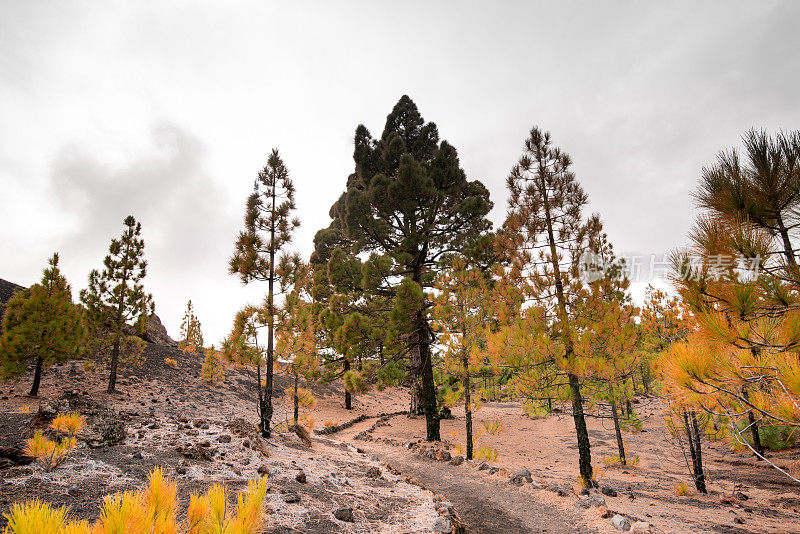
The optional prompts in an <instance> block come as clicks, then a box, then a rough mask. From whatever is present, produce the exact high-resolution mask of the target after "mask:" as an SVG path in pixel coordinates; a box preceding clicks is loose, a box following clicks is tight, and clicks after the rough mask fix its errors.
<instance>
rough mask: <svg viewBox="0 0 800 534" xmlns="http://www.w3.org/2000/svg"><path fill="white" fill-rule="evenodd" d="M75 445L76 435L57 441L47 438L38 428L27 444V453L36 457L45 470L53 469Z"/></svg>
mask: <svg viewBox="0 0 800 534" xmlns="http://www.w3.org/2000/svg"><path fill="white" fill-rule="evenodd" d="M75 445H76V440H75V438H74V437H66V438H63V439H62V440H61V441H59V442H55V441H50V440H49V439H47V438H46V437H45V435H44V434H43V433H42V431H41V430H37V431H36V433H34V435H33V437H32V438H31V439H29V440H28V442H27V443H26V444H25V454H26V455H28V456H30V457H31V458H33V459H35V460H36V462H37V463H38V464H39V465H40V466H42V468H43V469H44V470H45V471H52V470H53V469H55V468H56V467H57V466H58V465H59V464H60V463H61V462H63V461H64V460H65V459H66V457H67V455H68V454H69V453H70V452H71V451H72V449H74V448H75Z"/></svg>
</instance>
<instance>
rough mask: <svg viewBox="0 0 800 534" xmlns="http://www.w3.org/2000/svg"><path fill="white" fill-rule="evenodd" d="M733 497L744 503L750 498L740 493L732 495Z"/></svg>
mask: <svg viewBox="0 0 800 534" xmlns="http://www.w3.org/2000/svg"><path fill="white" fill-rule="evenodd" d="M733 496H734V497H736V498H737V499H739V500H740V501H746V500H748V499H749V498H750V497H748V496H747V495H746V494H745V493H742V492H741V491H737V492H736V493H734V494H733Z"/></svg>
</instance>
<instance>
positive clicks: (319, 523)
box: [0, 346, 451, 533]
mask: <svg viewBox="0 0 800 534" xmlns="http://www.w3.org/2000/svg"><path fill="white" fill-rule="evenodd" d="M165 355H166V356H169V357H172V358H174V359H176V360H178V367H177V369H173V368H172V367H169V366H167V365H165V364H164V362H163V359H164V357H165ZM198 373H199V361H198V360H197V357H195V356H192V355H184V354H182V353H180V351H175V350H171V349H168V348H159V347H155V346H150V347H148V352H147V362H146V363H145V365H144V366H143V367H141V368H139V369H134V370H131V371H130V372H126V373H124V374H123V376H122V378H121V380H120V382H119V390H120V392H119V393H117V394H114V395H108V394H106V393H105V392H104V384H105V376H104V374H103V373H94V374H86V373H84V372H83V370H82V366H81V365H79V363H78V362H73V363H69V364H66V365H62V366H56V367H53V368H51V369H48V370H47V371H46V374H45V376H44V379H43V384H42V388H41V391H40V396H39V398H38V399H33V398H30V397H27V396H26V395H24V394H23V393H22V392H27V390H28V388H29V383H30V377H25V378H23V379H22V380H19V381H10V382H4V383H2V386H0V447H9V446H13V445H14V444H17V443H19V442H20V441H23V440H24V438H25V437H28V436H29V435H30V434H32V430H33V429H32V428H31V422H32V420H33V419H34V417H35V415H36V412H37V410H38V407H39V404H40V403H48V402H50V401H51V400H52V399H58V398H59V397H62V395H63V394H64V393H67V394H68V395H69V396H71V398H73V399H78V400H79V401H83V400H86V399H89V400H90V401H91V402H93V403H101V404H102V403H108V404H109V405H110V406H111V407H113V409H114V411H115V412H116V413H117V414H118V415H119V418H120V420H122V421H124V424H125V428H126V431H127V437H126V438H125V439H124V441H123V442H122V443H119V444H116V445H113V446H104V447H100V448H89V447H87V446H81V447H80V448H78V449H77V450H76V451H74V452H73V453H72V454H71V455H70V456H69V458H68V459H67V460H66V461H65V462H64V463H63V464H62V465H60V466H59V467H58V468H56V469H55V470H54V471H52V472H44V471H43V470H42V469H41V468H40V467H38V466H37V465H36V464H30V465H20V466H12V467H7V468H4V469H0V513H7V512H8V510H9V508H10V506H11V504H12V503H13V502H18V501H24V500H29V499H32V498H36V497H38V498H42V499H45V500H48V501H50V502H53V503H54V504H56V505H66V506H68V507H69V509H70V514H71V516H73V517H75V518H82V519H89V520H93V519H96V518H97V516H98V514H99V503H100V502H101V501H102V497H103V496H104V495H107V494H109V493H112V492H115V491H122V490H128V489H134V488H138V487H141V486H142V485H143V484H144V482H145V480H146V476H147V473H148V472H149V471H150V470H151V469H152V468H153V467H154V466H156V465H158V466H162V467H163V468H164V469H165V472H166V473H167V474H168V475H169V476H171V477H173V478H175V479H176V480H177V482H178V487H179V499H180V501H181V502H182V504H183V506H184V507H185V505H186V504H187V503H188V498H189V494H190V492H195V491H204V490H205V489H206V488H207V487H208V486H209V485H210V484H212V483H222V484H226V485H227V486H228V487H229V488H230V490H231V496H230V498H231V502H232V503H233V502H234V499H235V492H236V491H238V490H239V489H242V488H244V487H245V486H246V483H247V480H249V479H251V478H254V477H256V476H258V474H259V472H262V473H263V472H268V473H269V482H270V491H269V493H268V495H267V502H266V507H265V511H266V512H267V513H269V519H268V525H269V527H268V530H267V532H272V533H294V532H298V533H300V532H303V533H327V532H352V533H356V532H358V533H373V532H389V533H410V532H439V531H441V530H442V528H444V527H446V528H447V530H448V531H449V530H450V527H451V521H450V514H448V513H447V512H448V509H447V508H446V507H443V506H442V503H441V502H439V501H437V500H435V497H436V496H435V495H434V494H433V493H432V492H430V491H428V490H425V489H423V488H421V487H420V486H419V485H416V484H413V483H408V482H407V481H406V480H405V475H403V474H400V473H398V474H394V473H391V472H390V471H388V470H387V469H386V466H385V465H384V464H382V463H381V462H380V461H378V460H373V459H370V457H369V455H367V454H366V453H364V452H359V451H357V450H356V448H355V447H353V446H351V445H347V444H343V443H341V442H339V441H332V440H330V439H326V438H324V437H313V443H312V447H311V448H308V447H306V446H305V445H304V444H303V443H302V441H301V440H300V439H299V438H298V437H297V436H296V435H295V434H293V433H287V432H277V433H275V435H274V436H273V437H272V438H271V439H269V440H264V441H263V445H264V446H263V447H258V446H256V444H255V443H256V440H257V439H258V438H257V437H256V435H257V433H256V431H255V427H254V426H253V423H254V422H255V421H256V415H255V405H254V403H253V401H252V398H251V397H250V396H249V392H251V391H252V386H253V383H252V378H251V376H250V373H246V372H242V371H241V370H235V369H231V370H229V371H228V377H227V380H226V382H225V384H223V385H221V386H215V387H209V386H207V385H204V384H203V383H202V382H200V381H199V380H198V378H197V376H198ZM285 381H286V378H285V377H280V378H279V380H278V383H279V384H283V383H284V382H285ZM335 391H336V390H331V391H328V390H327V389H326V388H320V389H319V394H320V395H321V396H322V395H324V394H325V393H326V392H327V393H329V394H331V395H332V394H333V393H334V392H335ZM276 401H277V402H279V403H281V406H282V401H281V399H280V398H279V399H276ZM65 402H67V401H64V400H62V401H61V406H62V410H63V408H64V403H65ZM28 408H29V409H30V410H31V412H32V413H18V412H25V411H27V409H28ZM282 409H283V407H281V410H282ZM279 413H280V410H279ZM232 422H234V423H235V424H234V425H233V426H231V423H232ZM301 472H302V473H303V474H304V475H305V481H303V480H302V479H301V480H298V475H299V474H300V473H301ZM295 500H297V501H299V502H292V501H295ZM339 508H352V509H353V519H354V521H353V522H346V521H340V520H338V519H336V518H335V517H334V515H333V512H334V511H335V510H337V509H339ZM440 511H441V512H440ZM4 525H5V518H2V517H0V530H2V527H3V526H4Z"/></svg>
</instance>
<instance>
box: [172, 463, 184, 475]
mask: <svg viewBox="0 0 800 534" xmlns="http://www.w3.org/2000/svg"><path fill="white" fill-rule="evenodd" d="M175 472H176V473H177V474H179V475H185V474H186V468H185V467H184V466H182V465H177V466H175Z"/></svg>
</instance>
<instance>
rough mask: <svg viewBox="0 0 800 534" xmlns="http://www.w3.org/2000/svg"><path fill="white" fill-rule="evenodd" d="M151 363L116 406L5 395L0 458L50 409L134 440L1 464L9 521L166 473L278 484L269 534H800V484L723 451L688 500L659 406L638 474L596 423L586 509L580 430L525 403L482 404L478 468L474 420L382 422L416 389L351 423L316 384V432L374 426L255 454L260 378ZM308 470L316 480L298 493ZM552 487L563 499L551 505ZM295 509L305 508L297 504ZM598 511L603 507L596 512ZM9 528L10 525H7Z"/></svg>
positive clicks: (63, 368)
mask: <svg viewBox="0 0 800 534" xmlns="http://www.w3.org/2000/svg"><path fill="white" fill-rule="evenodd" d="M145 356H146V361H145V363H144V364H143V365H142V366H141V367H138V368H135V369H132V370H130V371H128V372H126V373H123V375H122V376H121V380H120V382H119V390H120V392H119V393H118V394H114V395H108V394H107V393H105V392H104V389H105V388H104V386H105V378H106V377H105V374H104V373H103V372H102V371H99V372H95V373H86V372H85V371H84V369H83V366H82V364H81V362H70V363H67V364H63V365H57V366H54V367H53V368H50V369H48V370H46V372H45V375H44V379H43V384H42V388H41V391H40V395H39V398H36V399H33V398H30V397H27V396H26V395H25V393H26V392H27V389H28V387H29V383H30V376H26V377H23V379H21V380H18V381H9V382H3V383H0V452H1V451H2V449H3V448H9V447H13V446H16V445H19V443H20V441H22V440H24V438H25V437H27V436H29V435H30V434H31V433H32V431H33V428H34V427H35V426H36V419H37V415H36V414H37V410H38V409H39V406H40V405H44V406H45V408H46V409H47V407H48V406H50V407H52V405H53V404H54V403H55V402H58V404H59V405H60V409H61V411H66V410H70V409H78V410H81V411H84V412H85V413H87V414H88V415H89V417H90V420H91V419H92V418H93V417H98V418H101V417H106V415H107V413H111V414H112V415H111V416H110V417H112V418H113V419H115V420H116V421H117V422H118V423H119V424H121V425H123V426H124V428H125V436H124V438H123V439H121V440H119V441H118V442H116V443H102V440H101V442H99V443H98V442H97V441H95V442H93V443H92V445H93V447H94V448H93V447H88V446H83V447H81V448H79V449H78V450H77V451H75V452H74V453H73V454H72V455H71V456H70V458H69V459H68V460H67V461H66V462H65V463H64V464H62V465H61V466H60V467H58V468H57V469H56V470H55V471H53V472H51V473H44V472H42V471H41V470H40V469H39V468H38V467H36V466H34V465H12V466H9V465H5V466H3V465H2V458H0V513H7V511H8V509H9V507H10V505H11V503H12V502H15V501H20V500H26V499H30V498H34V497H40V498H43V499H46V500H49V501H51V502H54V503H56V504H59V505H61V504H64V505H67V506H69V507H70V509H71V513H72V514H73V515H74V516H76V517H81V518H87V519H93V518H96V517H97V515H98V513H99V503H100V501H101V500H102V496H104V495H106V494H108V493H110V492H113V491H120V490H126V489H131V488H135V487H140V486H141V485H142V484H143V483H144V481H145V478H146V474H147V472H148V471H149V470H150V469H152V467H153V466H155V465H161V466H164V467H165V470H166V472H167V473H168V474H170V475H171V476H173V477H175V478H176V479H177V480H178V482H179V488H180V490H179V498H180V499H181V500H182V502H183V503H184V504H185V502H186V501H187V500H188V495H189V492H190V491H202V490H204V489H205V488H206V487H208V485H209V484H210V483H213V482H222V483H225V484H228V486H229V487H230V488H231V489H232V490H238V489H240V488H242V487H244V485H245V484H246V481H247V480H248V479H249V478H252V477H254V476H256V475H257V473H258V472H259V469H260V470H261V471H262V472H265V471H269V474H270V484H271V490H270V493H269V494H268V503H267V505H268V506H269V509H270V512H271V515H270V518H269V529H268V530H267V532H274V533H279V532H280V533H292V532H312V533H314V532H320V533H322V532H365V533H366V532H398V533H399V532H408V533H411V532H437V531H450V530H451V529H452V525H453V524H458V522H459V521H463V524H464V525H465V527H466V529H467V531H468V532H476V533H484V532H486V533H489V532H491V533H495V532H500V533H502V532H551V533H562V532H564V533H566V532H600V533H606V532H609V533H610V532H618V531H617V530H616V529H615V528H614V527H613V526H612V525H611V523H610V519H609V515H610V514H611V513H618V514H621V515H623V516H625V517H626V518H627V519H628V520H629V521H630V522H631V523H633V522H635V521H644V522H647V523H649V524H651V525H652V527H653V529H654V532H664V533H668V532H675V533H682V532H732V533H756V532H800V513H798V510H800V485H795V484H792V483H790V481H788V479H786V478H785V477H784V476H783V475H781V474H780V473H778V472H777V471H775V470H774V469H772V468H770V467H768V466H765V465H762V464H761V463H759V462H755V461H753V460H752V458H751V457H750V456H749V455H747V454H745V453H741V452H732V451H730V449H729V448H728V447H727V446H725V445H724V444H722V443H708V444H705V449H704V457H705V463H706V466H707V471H708V475H709V478H710V483H709V494H708V495H698V494H696V493H693V494H691V495H688V496H684V497H679V496H677V495H676V494H675V485H676V484H678V483H679V482H686V483H687V484H688V485H689V486H691V482H690V479H689V477H688V476H687V474H686V468H685V464H684V460H683V457H682V455H681V452H680V448H679V447H678V445H677V444H676V443H675V442H674V441H671V440H670V439H669V436H668V433H667V431H666V427H665V424H664V405H663V404H662V403H661V402H660V401H659V400H658V399H656V398H647V397H641V398H639V399H637V401H638V402H637V404H636V405H635V408H636V410H637V412H638V413H639V414H640V416H641V417H642V418H643V420H644V431H643V432H639V433H625V440H626V444H627V450H628V454H629V457H634V456H638V457H639V463H638V465H636V466H631V467H627V468H602V467H601V466H602V458H603V457H604V456H609V455H611V454H615V453H616V442H615V440H614V432H613V427H612V426H611V425H610V422H609V421H607V420H605V419H599V418H593V417H590V418H589V420H588V424H589V430H590V439H591V444H592V455H593V464H594V465H595V466H596V467H595V469H596V471H597V479H598V481H599V482H600V484H601V485H603V486H608V487H610V488H612V489H614V490H615V491H616V493H617V496H616V497H611V496H608V495H604V496H601V495H600V494H598V493H594V494H593V495H592V497H591V498H590V499H588V500H587V499H585V498H582V497H581V496H580V495H578V493H579V491H580V487H579V485H578V484H577V481H578V479H577V446H576V443H575V434H574V428H573V426H572V419H571V417H569V416H567V415H564V414H555V415H551V416H550V417H548V418H546V419H539V420H532V419H530V418H528V417H527V416H525V415H523V413H522V409H521V408H520V406H519V404H518V403H514V402H485V403H483V406H482V408H481V409H480V411H479V412H477V414H476V417H475V419H476V428H481V423H482V422H483V421H494V420H499V421H500V422H501V424H502V427H503V429H502V431H501V432H500V433H498V434H496V435H483V436H481V437H480V438H479V441H478V445H479V446H483V445H486V446H490V447H493V448H494V449H495V450H496V451H497V453H498V458H497V460H496V461H494V462H489V463H488V464H487V465H486V466H484V469H480V467H481V464H482V462H479V461H465V462H464V463H462V464H460V465H453V464H452V463H451V462H450V461H441V459H442V458H445V459H446V458H448V457H450V458H452V457H455V456H457V455H458V454H459V453H458V451H457V450H456V445H457V444H459V443H463V436H464V430H463V426H464V418H463V411H460V410H459V409H455V410H454V412H453V414H454V416H455V418H454V419H451V420H445V421H442V438H443V440H444V442H442V443H440V444H437V446H436V448H435V450H431V449H429V448H427V446H421V445H418V444H417V445H415V444H416V443H418V442H419V441H421V440H423V439H424V432H425V421H424V418H422V417H411V416H408V415H403V414H400V415H393V416H390V417H382V418H381V417H379V416H381V415H383V414H390V413H394V412H401V411H403V410H406V409H407V406H408V390H407V389H403V388H389V389H386V390H384V391H373V392H370V393H368V394H366V395H360V396H358V397H356V399H355V402H354V407H353V410H345V409H344V407H343V391H342V389H341V388H340V387H339V386H336V385H332V386H314V387H313V391H314V394H315V396H316V398H317V404H316V406H315V407H314V408H313V409H311V410H310V411H309V412H308V413H310V414H311V415H312V416H313V417H314V419H315V421H316V422H315V428H316V430H317V431H322V430H323V429H324V426H325V423H326V422H328V424H332V423H337V424H341V423H345V422H348V421H352V420H353V419H355V418H357V417H359V416H361V415H363V416H365V417H366V419H364V420H362V421H360V422H357V423H355V424H353V425H352V426H349V427H348V428H346V429H343V430H341V431H339V432H336V433H332V434H326V435H314V436H313V437H312V439H313V444H312V447H311V448H308V447H306V446H305V445H304V444H303V443H302V442H301V441H300V439H299V438H298V437H297V436H295V435H294V434H292V433H287V432H277V433H276V434H275V436H274V437H273V438H271V439H269V440H264V444H263V445H264V446H263V447H259V446H257V439H256V438H255V432H254V428H253V423H255V422H256V415H255V403H254V380H253V374H252V373H250V372H246V371H243V370H240V369H228V370H227V371H226V374H227V377H226V380H225V383H224V384H222V385H217V386H208V385H206V384H204V383H203V382H201V381H200V380H199V379H198V375H199V369H200V362H199V357H198V356H196V355H191V354H183V353H182V352H180V351H178V350H176V349H173V348H169V347H163V346H157V345H148V347H147V350H146V352H145ZM167 357H169V358H173V359H175V360H176V361H177V362H178V365H177V368H172V367H170V366H168V365H166V364H165V363H164V359H165V358H167ZM276 384H277V385H276V390H277V391H276V395H277V397H276V398H275V402H276V408H277V413H276V419H277V420H283V419H286V418H287V417H288V416H289V414H290V403H289V402H287V401H288V398H287V397H286V396H285V395H284V394H283V388H284V387H286V386H287V385H288V384H289V380H288V378H287V377H285V376H278V377H277V379H276ZM59 399H60V400H59ZM28 410H30V413H24V412H27V411H28ZM20 412H23V413H20ZM103 414H106V415H103ZM90 441H91V440H90ZM421 453H426V454H427V456H432V457H437V455H438V457H439V458H440V460H435V459H431V458H429V457H427V456H426V454H421ZM434 453H435V454H434ZM444 453H447V454H446V455H445V454H444ZM0 456H2V454H0ZM797 457H798V454H797V451H796V450H794V451H786V452H785V453H782V454H776V455H774V457H773V459H774V460H775V461H776V462H783V463H784V464H785V463H786V462H790V461H792V460H794V459H797ZM487 467H489V468H488V469H487ZM523 468H526V469H528V470H529V471H530V473H531V475H532V482H531V483H527V482H523V483H522V484H520V485H516V484H512V483H511V482H510V477H511V476H512V475H514V474H515V473H516V472H517V471H519V470H521V469H523ZM300 471H302V472H303V473H304V474H305V476H306V481H305V482H301V481H298V480H297V479H298V475H300ZM554 486H557V487H558V488H560V489H561V494H562V495H563V496H559V494H557V493H556V492H554V491H551V489H552V488H553V487H554ZM295 496H296V497H298V498H299V502H291V501H294V500H295ZM745 497H746V500H745ZM601 498H602V499H603V500H604V506H597V505H598V504H601V503H602V502H601V501H600V499H601ZM287 501H290V502H287ZM589 501H591V502H589ZM450 503H452V504H450ZM581 505H584V506H587V508H586V509H584V508H582V507H581ZM343 507H344V508H352V509H353V510H354V522H345V521H340V520H338V519H336V518H335V517H334V516H333V511H334V510H336V509H338V508H343ZM459 516H460V519H459ZM4 523H5V521H4V519H2V518H0V527H2V525H3V524H4Z"/></svg>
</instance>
